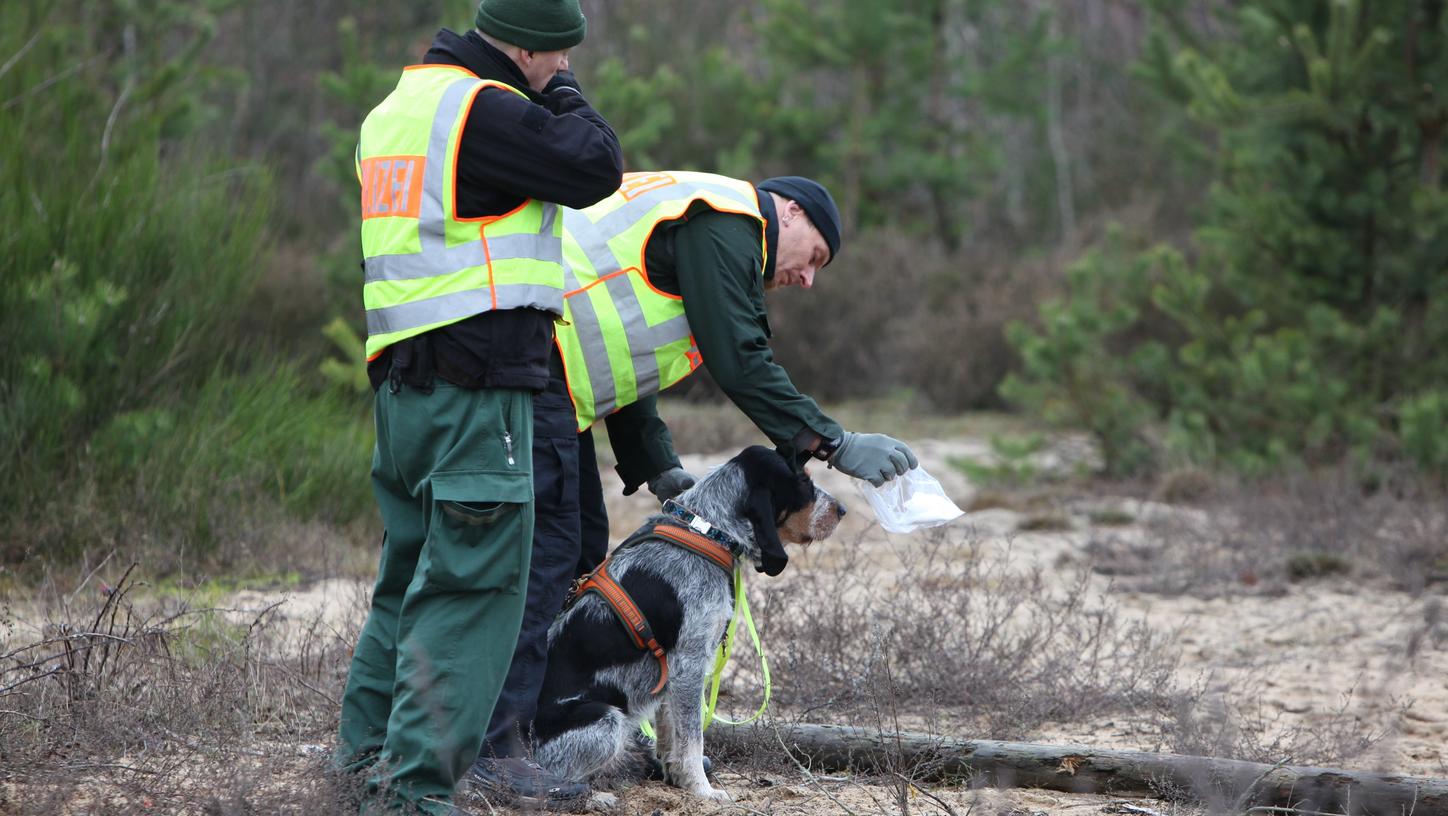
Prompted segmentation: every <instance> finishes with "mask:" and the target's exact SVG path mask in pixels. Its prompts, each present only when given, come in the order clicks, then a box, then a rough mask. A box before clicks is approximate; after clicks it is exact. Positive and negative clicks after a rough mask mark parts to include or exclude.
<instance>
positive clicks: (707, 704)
mask: <svg viewBox="0 0 1448 816" xmlns="http://www.w3.org/2000/svg"><path fill="white" fill-rule="evenodd" d="M740 618H743V619H744V628H745V629H747V630H749V639H750V641H752V642H753V643H754V653H755V654H757V655H759V669H760V671H761V672H762V673H763V674H764V701H763V702H761V703H760V704H759V709H758V710H757V711H755V712H754V714H752V715H751V716H750V717H749V718H748V719H744V720H737V721H736V720H731V719H728V718H726V717H723V716H721V715H719V714H718V713H717V712H718V706H719V681H720V679H721V678H722V677H723V676H724V667H725V666H727V665H729V658H730V657H732V656H733V654H734V633H735V630H737V629H738V628H739V619H740ZM773 689H774V685H773V682H772V681H771V680H770V677H769V660H768V659H766V658H765V657H764V645H763V644H762V643H760V641H759V630H757V629H755V628H754V616H753V615H751V614H749V598H747V597H746V596H745V595H744V573H743V570H741V569H740V567H739V565H738V564H735V565H734V617H732V618H730V619H729V627H728V628H727V629H725V630H724V642H723V643H721V644H719V651H718V652H716V653H715V656H714V676H713V678H711V679H710V681H709V693H708V695H707V697H706V698H705V700H704V728H705V729H708V728H709V726H710V724H712V723H713V722H714V721H715V720H718V721H719V722H722V723H726V724H728V725H745V724H747V723H752V722H754V721H755V720H757V719H759V717H760V716H761V715H763V714H764V710H765V709H766V708H768V707H769V697H770V695H771V693H772V692H773ZM639 730H641V731H643V733H644V736H646V737H649V738H650V739H653V738H654V727H653V723H651V722H649V721H648V720H644V721H643V722H642V723H639Z"/></svg>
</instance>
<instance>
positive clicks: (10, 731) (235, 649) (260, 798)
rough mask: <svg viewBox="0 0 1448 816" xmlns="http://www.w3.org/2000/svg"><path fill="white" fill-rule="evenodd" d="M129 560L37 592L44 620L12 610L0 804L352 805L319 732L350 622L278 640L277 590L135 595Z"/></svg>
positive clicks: (2, 711)
mask: <svg viewBox="0 0 1448 816" xmlns="http://www.w3.org/2000/svg"><path fill="white" fill-rule="evenodd" d="M137 574H138V571H137V570H136V568H135V567H134V566H133V567H132V568H131V569H128V570H126V571H125V574H124V576H123V577H122V578H121V579H120V580H119V581H117V582H116V584H115V585H114V586H107V585H104V584H101V585H100V587H99V589H97V588H96V587H95V585H93V584H91V585H85V584H83V588H84V589H85V590H86V596H87V597H91V598H99V599H100V600H99V602H98V603H96V604H86V603H79V604H77V603H75V598H74V597H71V598H67V597H65V596H61V595H58V594H57V595H55V596H53V597H51V598H49V599H46V598H37V599H35V601H36V603H38V604H41V605H43V607H45V608H43V609H42V610H40V611H39V612H40V614H41V616H42V619H44V620H45V621H46V623H45V624H44V625H43V626H41V627H39V629H38V630H37V629H36V628H35V627H33V626H27V625H26V624H23V623H21V622H20V621H19V620H17V619H16V613H15V610H7V617H9V618H10V620H9V622H8V624H7V626H6V637H5V639H4V641H0V791H3V793H0V810H4V811H5V812H7V813H22V814H28V813H37V814H38V813H64V812H84V813H98V814H104V813H135V812H144V811H146V810H151V809H153V808H155V809H159V811H161V812H168V813H206V814H240V813H299V814H300V813H307V814H329V813H338V814H340V813H347V812H355V810H356V808H355V804H350V803H349V802H350V792H349V791H348V790H346V787H347V783H346V782H344V781H341V780H336V779H333V778H332V777H331V776H330V775H329V774H328V773H327V772H326V756H327V751H328V749H327V748H326V747H325V746H328V745H329V744H330V741H331V736H332V734H333V733H334V732H335V729H336V715H337V703H336V695H337V691H338V688H339V674H338V669H339V667H340V668H342V669H343V670H345V666H346V662H345V661H346V659H347V655H348V654H349V653H350V645H351V640H352V633H351V632H336V631H331V630H329V629H327V628H326V627H324V626H323V625H321V623H320V622H317V623H314V624H313V625H312V626H311V629H310V631H307V632H305V633H303V637H301V638H299V639H296V640H297V642H299V643H301V644H302V646H301V648H300V649H299V650H296V651H293V652H291V653H288V654H281V653H280V651H279V650H278V649H276V648H274V645H275V644H274V641H275V639H276V638H278V637H279V636H280V635H281V634H282V633H281V632H279V631H277V628H276V627H275V626H274V618H275V615H274V613H275V609H276V608H275V605H273V606H270V607H267V608H262V609H255V610H241V609H227V608H218V607H205V608H198V607H193V606H191V605H190V604H188V603H186V602H184V601H178V600H175V599H169V600H161V599H147V600H133V594H136V595H139V593H137V592H136V590H137V588H138V587H137V582H136V576H137ZM34 613H35V610H32V611H31V614H28V615H27V617H29V618H30V619H32V620H34V619H35V618H33V617H32V615H33V614H34Z"/></svg>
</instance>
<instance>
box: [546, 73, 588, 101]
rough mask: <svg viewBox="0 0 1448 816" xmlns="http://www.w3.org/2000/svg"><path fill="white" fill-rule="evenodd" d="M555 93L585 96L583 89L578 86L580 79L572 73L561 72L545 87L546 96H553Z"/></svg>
mask: <svg viewBox="0 0 1448 816" xmlns="http://www.w3.org/2000/svg"><path fill="white" fill-rule="evenodd" d="M555 91H561V92H563V93H576V94H578V95H579V96H582V95H583V89H582V88H580V87H579V86H578V77H575V76H574V75H573V72H572V71H559V72H558V73H556V74H554V75H553V78H552V79H550V80H548V84H547V85H544V86H543V95H544V96H552V95H553V93H554V92H555Z"/></svg>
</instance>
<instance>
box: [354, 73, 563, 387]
mask: <svg viewBox="0 0 1448 816" xmlns="http://www.w3.org/2000/svg"><path fill="white" fill-rule="evenodd" d="M487 88H495V89H499V90H503V91H508V92H511V93H515V94H518V95H519V96H524V94H523V93H522V92H521V91H519V90H518V89H516V88H514V87H512V86H510V85H508V84H506V83H503V82H494V81H491V80H481V79H478V78H477V77H476V76H474V75H473V74H471V73H469V72H467V71H466V70H463V69H460V68H457V67H454V66H445V65H425V66H413V67H410V68H408V69H406V70H404V71H403V74H402V78H401V79H400V80H398V83H397V88H396V89H395V90H393V92H392V93H391V94H390V95H389V96H388V97H387V98H386V99H384V100H383V101H382V104H380V105H378V106H377V107H376V108H375V109H373V111H372V112H371V113H370V114H368V116H367V120H366V121H365V122H363V124H362V135H361V138H360V140H359V142H358V147H357V175H358V178H359V179H360V180H361V183H362V254H363V258H364V261H363V266H364V268H365V273H364V279H363V286H362V298H363V303H364V305H365V307H366V309H367V358H368V359H372V358H373V357H375V356H377V355H378V354H379V353H381V352H382V350H383V349H384V348H386V347H387V346H389V345H391V344H393V343H396V342H398V341H400V340H405V339H407V338H408V337H412V336H414V335H418V334H422V333H423V332H425V331H429V330H431V329H435V328H438V327H439V326H445V325H448V324H449V323H456V322H458V321H459V320H464V319H466V318H469V317H472V316H473V315H476V314H480V313H482V312H486V311H490V310H493V309H519V308H534V309H542V310H544V311H548V312H553V313H554V314H562V313H563V236H562V226H563V225H562V219H560V218H559V217H558V210H559V207H558V205H557V204H551V203H546V202H541V201H534V200H532V199H528V200H526V201H524V202H523V203H522V204H521V205H519V206H518V207H517V208H516V209H514V210H513V211H512V212H509V213H505V214H503V215H499V216H489V217H485V218H469V219H464V218H460V217H458V215H457V211H456V205H457V202H456V190H457V157H458V147H459V143H460V142H461V139H462V131H463V126H464V124H466V122H467V118H468V113H469V111H471V110H472V105H473V100H474V99H475V98H476V97H477V95H478V94H479V93H480V92H482V91H483V90H484V89H487Z"/></svg>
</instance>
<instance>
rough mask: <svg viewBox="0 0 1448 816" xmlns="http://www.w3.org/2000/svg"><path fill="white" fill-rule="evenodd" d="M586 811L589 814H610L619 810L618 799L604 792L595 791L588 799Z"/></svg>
mask: <svg viewBox="0 0 1448 816" xmlns="http://www.w3.org/2000/svg"><path fill="white" fill-rule="evenodd" d="M585 809H586V810H587V811H588V812H589V813H608V812H610V811H614V810H617V809H618V797H617V796H614V795H613V794H611V793H604V792H603V791H594V792H593V794H592V795H591V796H589V797H588V804H587V805H586V806H585Z"/></svg>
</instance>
